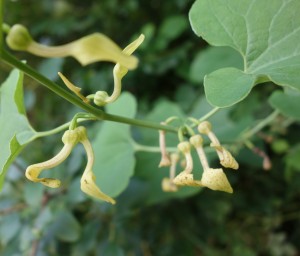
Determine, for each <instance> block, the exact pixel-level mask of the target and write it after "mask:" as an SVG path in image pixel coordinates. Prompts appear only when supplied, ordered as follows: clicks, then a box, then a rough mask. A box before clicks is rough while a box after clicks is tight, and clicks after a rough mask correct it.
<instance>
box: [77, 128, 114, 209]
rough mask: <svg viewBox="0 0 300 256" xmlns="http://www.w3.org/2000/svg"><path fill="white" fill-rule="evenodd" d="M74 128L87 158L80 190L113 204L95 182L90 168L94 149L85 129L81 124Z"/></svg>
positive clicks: (112, 200)
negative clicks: (78, 134)
mask: <svg viewBox="0 0 300 256" xmlns="http://www.w3.org/2000/svg"><path fill="white" fill-rule="evenodd" d="M76 129H78V132H79V133H80V143H82V145H83V147H84V149H85V151H86V153H87V158H88V159H87V165H86V167H85V170H84V172H83V175H82V177H81V179H80V187H81V190H82V191H83V192H84V193H86V194H88V195H89V196H92V197H95V198H97V199H100V200H104V201H106V202H109V203H111V204H115V203H116V201H115V200H114V199H113V198H111V197H110V196H108V195H106V194H105V193H103V192H102V191H101V190H100V188H99V187H98V186H97V185H96V183H95V181H96V177H95V175H94V173H93V170H92V168H93V165H94V151H93V148H92V145H91V143H90V141H89V139H88V137H87V133H86V129H85V128H84V127H83V126H81V127H78V128H76Z"/></svg>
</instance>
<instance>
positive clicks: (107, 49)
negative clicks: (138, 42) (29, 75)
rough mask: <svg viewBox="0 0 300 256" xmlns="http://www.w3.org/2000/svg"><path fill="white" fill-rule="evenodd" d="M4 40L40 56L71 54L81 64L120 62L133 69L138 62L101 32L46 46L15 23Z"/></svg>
mask: <svg viewBox="0 0 300 256" xmlns="http://www.w3.org/2000/svg"><path fill="white" fill-rule="evenodd" d="M6 42H7V44H8V46H9V47H10V48H11V49H13V50H18V51H27V52H30V53H32V54H34V55H37V56H41V57H67V56H72V57H74V58H75V59H77V60H78V61H79V62H80V63H81V65H88V64H91V63H94V62H98V61H111V62H114V63H120V65H122V66H124V67H126V68H127V69H134V68H136V67H137V64H138V60H137V58H136V57H134V56H130V55H129V54H126V53H124V52H123V51H122V50H121V48H120V47H119V46H118V45H116V44H115V43H114V42H113V41H112V40H111V39H110V38H108V37H107V36H105V35H103V34H101V33H94V34H91V35H88V36H85V37H82V38H80V39H78V40H76V41H73V42H71V43H68V44H65V45H60V46H46V45H42V44H39V43H37V42H35V41H34V40H33V39H32V37H31V35H30V34H29V32H28V30H27V28H26V27H24V26H22V25H20V24H16V25H14V26H13V27H12V28H11V29H10V31H9V33H8V35H7V37H6Z"/></svg>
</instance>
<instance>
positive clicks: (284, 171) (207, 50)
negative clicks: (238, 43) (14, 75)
mask: <svg viewBox="0 0 300 256" xmlns="http://www.w3.org/2000/svg"><path fill="white" fill-rule="evenodd" d="M192 3H193V0H172V1H159V0H149V1H138V0H109V1H95V0H86V1H79V0H73V1H63V0H39V1H33V0H22V1H21V0H14V1H13V0H6V1H5V10H4V16H5V22H6V23H8V24H10V25H13V24H15V23H21V24H23V25H25V26H27V27H28V28H29V30H30V32H31V34H32V35H33V37H34V38H35V39H36V40H37V41H39V42H41V43H45V44H51V45H58V44H64V43H67V42H70V41H72V40H75V39H77V38H80V37H82V36H84V35H87V34H89V33H93V32H102V33H104V34H106V35H108V36H110V37H111V38H112V39H113V40H114V41H115V42H117V43H118V44H119V45H120V46H121V47H125V46H126V45H127V44H128V43H129V42H131V41H132V40H134V39H135V38H136V37H137V36H138V35H139V34H140V33H144V34H145V36H146V39H145V42H144V43H143V44H142V46H141V47H140V48H139V49H138V50H137V51H136V53H135V55H136V56H138V58H139V60H140V65H139V67H138V68H137V70H135V71H133V72H129V74H128V75H127V76H126V77H125V78H124V80H123V88H124V91H127V92H129V93H131V94H132V95H134V97H135V98H136V100H137V104H138V112H137V117H139V118H145V119H149V120H155V121H158V122H159V121H162V120H163V119H164V118H166V117H168V116H170V115H179V116H194V117H200V116H201V115H203V114H205V113H206V112H207V111H209V110H210V109H211V107H210V106H209V105H208V104H207V103H206V100H205V97H204V91H203V85H202V82H203V77H204V75H205V74H207V73H209V72H211V71H213V70H216V69H218V68H220V67H224V66H236V67H240V66H241V65H242V60H241V58H240V56H239V55H238V54H237V53H235V52H234V51H233V50H231V49H228V48H212V47H209V46H207V44H206V43H205V42H204V41H203V40H201V39H200V38H198V37H197V36H196V35H194V33H193V32H192V30H191V28H190V25H189V20H188V11H189V9H190V7H191V5H192ZM14 54H15V55H16V56H17V57H18V58H19V59H26V60H27V62H28V64H29V65H31V66H33V67H35V68H36V69H37V70H39V71H40V72H41V73H42V74H44V75H45V76H47V77H48V78H50V79H52V80H54V81H56V82H57V83H59V84H61V85H62V83H61V81H59V79H58V76H57V71H62V72H63V73H64V74H65V75H66V76H67V77H68V78H69V79H70V80H71V81H72V82H73V83H74V84H76V85H78V86H79V87H82V88H83V92H84V94H85V95H86V94H90V93H93V92H95V91H96V90H107V91H108V92H111V91H112V84H113V78H112V67H113V65H112V64H110V63H98V64H92V65H90V66H87V67H81V66H80V65H79V63H77V62H76V61H75V60H73V59H70V58H67V59H46V60H45V59H42V58H39V57H34V56H30V55H29V54H26V53H19V52H15V53H14ZM0 69H1V73H0V78H1V83H2V82H3V81H4V79H5V77H6V76H7V75H8V73H9V71H10V67H8V66H6V65H4V64H3V63H1V64H0ZM273 89H274V85H272V84H270V85H268V86H264V87H259V88H255V89H254V90H253V91H252V93H251V95H250V96H249V97H248V98H247V99H246V100H244V101H243V102H241V103H239V104H237V105H236V106H235V107H231V108H229V109H225V110H223V111H221V112H219V113H218V114H216V115H215V116H214V117H213V118H212V119H211V122H212V124H213V127H214V130H215V132H216V134H217V135H218V137H219V138H220V140H221V141H222V142H224V143H227V144H228V145H230V143H231V142H232V141H233V140H234V139H236V137H237V136H238V135H239V134H240V133H241V132H242V131H243V130H245V129H246V128H247V127H249V126H253V125H255V123H256V120H259V119H261V118H264V117H265V116H267V115H268V113H270V111H271V108H270V106H269V105H268V104H267V98H268V96H269V95H270V94H271V92H272V90H273ZM128 101H130V100H128ZM126 104H127V103H126V101H125V103H124V106H122V107H123V108H124V107H125V108H126ZM128 104H131V103H130V102H128ZM25 105H26V108H27V111H28V117H29V120H30V122H31V123H32V125H33V127H35V128H36V129H37V130H39V131H40V130H49V129H51V128H54V127H56V126H58V125H61V124H62V123H64V122H67V121H69V120H70V119H71V118H72V116H73V115H74V113H76V112H77V111H79V110H78V109H77V108H75V107H73V106H72V105H70V104H69V103H68V102H65V101H64V100H62V99H61V98H59V97H57V96H56V95H55V94H53V93H52V92H50V91H48V90H47V89H45V88H44V87H42V86H40V85H39V84H37V82H35V81H33V80H31V79H29V78H26V79H25ZM62 110H63V111H62ZM121 110H122V108H120V111H121ZM102 126H104V125H103V124H102V123H97V124H88V127H89V135H90V137H91V139H92V142H93V145H94V146H95V147H96V148H98V147H101V145H102V144H101V145H100V144H99V145H98V144H97V140H98V139H99V137H97V132H98V130H99V129H102ZM299 128H300V126H299V123H298V124H297V123H292V124H291V123H289V122H286V121H284V120H283V119H280V118H279V119H278V120H276V122H275V123H274V124H273V125H272V126H271V127H268V128H266V129H265V130H263V131H262V132H260V133H259V134H258V135H256V136H255V137H254V138H252V142H253V143H254V144H255V145H256V146H257V147H259V148H260V149H261V150H264V151H265V152H266V153H267V154H268V155H269V157H270V159H271V161H272V169H271V170H269V171H265V170H263V168H262V159H261V158H260V157H259V156H257V155H256V154H254V153H253V152H252V151H250V150H248V149H242V150H241V151H239V152H236V153H238V155H237V160H238V161H239V163H240V169H239V170H238V171H236V172H228V178H229V180H230V181H231V183H232V186H233V188H234V194H232V195H231V194H225V193H222V192H215V191H210V190H207V189H203V190H201V191H200V190H195V189H192V190H191V189H186V190H185V189H183V190H182V191H181V192H180V193H174V194H169V193H164V192H162V190H161V187H160V182H161V180H162V178H163V177H166V176H168V170H167V169H166V168H162V169H158V168H157V165H158V163H159V158H160V156H159V154H157V153H144V152H137V153H136V154H135V155H136V162H135V167H134V166H133V167H134V176H133V177H132V178H131V179H130V182H129V184H128V187H127V188H126V189H125V190H124V189H122V191H123V190H124V191H123V192H122V193H121V194H120V195H119V196H118V197H117V198H116V199H117V205H115V206H111V205H108V204H106V203H99V202H96V201H93V200H91V199H89V198H88V197H86V196H85V195H84V194H83V193H82V192H81V190H80V188H79V179H80V176H81V172H82V170H83V168H84V166H85V161H86V160H85V155H84V152H83V149H82V148H80V147H78V148H75V149H74V151H73V153H72V155H71V157H70V158H69V159H68V160H67V161H66V162H65V163H64V164H63V165H61V166H60V167H58V168H57V169H56V171H57V173H59V174H58V175H60V178H61V179H62V180H63V182H64V184H66V185H65V186H64V187H63V188H62V189H58V190H51V189H47V188H44V187H43V186H42V185H40V184H33V183H31V182H29V181H27V180H26V179H25V176H24V171H25V169H26V167H27V166H28V165H30V164H32V163H36V162H40V161H44V160H47V159H49V158H50V157H52V156H53V154H54V152H57V150H58V149H59V148H60V147H61V143H60V137H61V134H58V135H55V136H51V137H48V138H43V139H40V140H37V141H35V142H34V143H32V144H30V145H29V146H28V147H27V148H26V149H25V151H24V152H23V153H22V154H21V156H20V157H18V158H17V160H16V161H15V163H14V164H13V165H12V166H11V168H10V170H9V172H8V175H7V178H6V183H5V186H4V189H3V190H2V191H1V193H0V197H1V199H0V255H3V256H17V255H30V256H34V255H37V256H43V255H58V256H62V255H72V256H82V255H87V256H88V255H91V256H92V255H97V256H98V255H101V256H102V255H104V256H118V255H128V256H129V255H130V256H131V255H145V256H151V255H155V256H156V255H176V256H177V255H208V256H210V255H212V256H215V255H222V256H223V255H234V256H235V255H236V256H240V255H242V256H252V255H270V256H271V255H272V256H273V255H274V256H280V255H282V256H286V255H287V256H289V255H299V251H300V242H299V237H300V225H299V224H300V223H299V220H300V204H299V200H300V192H299V191H300V190H299V186H300V175H299V174H300V137H299ZM131 132H132V137H133V138H134V139H135V140H136V141H137V142H138V143H141V144H145V145H150V146H157V144H158V134H157V132H156V131H152V130H149V129H140V128H133V129H132V131H131ZM168 139H169V141H168V145H170V146H175V145H176V139H174V138H172V137H171V136H170V138H168ZM102 146H103V145H102ZM104 150H105V149H104ZM96 152H97V150H96ZM116 161H124V163H125V162H126V159H124V158H123V159H116ZM132 161H133V160H132ZM211 161H212V162H214V161H215V159H214V158H211ZM100 164H101V163H100ZM121 166H122V162H121ZM133 167H132V168H133ZM96 169H97V165H96V166H95V168H94V170H96ZM119 171H120V173H122V171H123V170H122V169H120V170H119ZM124 171H126V170H124ZM107 186H110V184H108V185H107ZM111 186H113V184H112V185H111ZM120 190H121V189H120Z"/></svg>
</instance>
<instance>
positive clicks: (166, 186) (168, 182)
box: [162, 153, 179, 192]
mask: <svg viewBox="0 0 300 256" xmlns="http://www.w3.org/2000/svg"><path fill="white" fill-rule="evenodd" d="M178 160H179V155H178V154H177V153H172V154H171V166H170V177H169V178H164V179H163V180H162V190H163V191H165V192H176V191H177V190H178V188H177V186H176V184H175V183H174V181H173V180H174V178H175V174H176V165H177V162H178Z"/></svg>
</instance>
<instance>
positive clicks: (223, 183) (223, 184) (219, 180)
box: [190, 134, 233, 193]
mask: <svg viewBox="0 0 300 256" xmlns="http://www.w3.org/2000/svg"><path fill="white" fill-rule="evenodd" d="M190 143H191V144H192V145H193V146H194V147H195V149H196V151H197V154H198V156H199V158H200V162H201V165H202V167H203V174H202V178H201V181H200V182H201V185H202V186H204V187H208V188H210V189H212V190H220V191H225V192H228V193H232V192H233V190H232V188H231V186H230V184H229V181H228V180H227V177H226V175H225V173H224V172H223V170H222V169H213V168H210V167H209V165H208V161H207V158H206V155H205V152H204V149H203V146H202V144H203V139H202V137H201V135H199V134H197V135H194V136H192V137H191V138H190Z"/></svg>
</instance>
